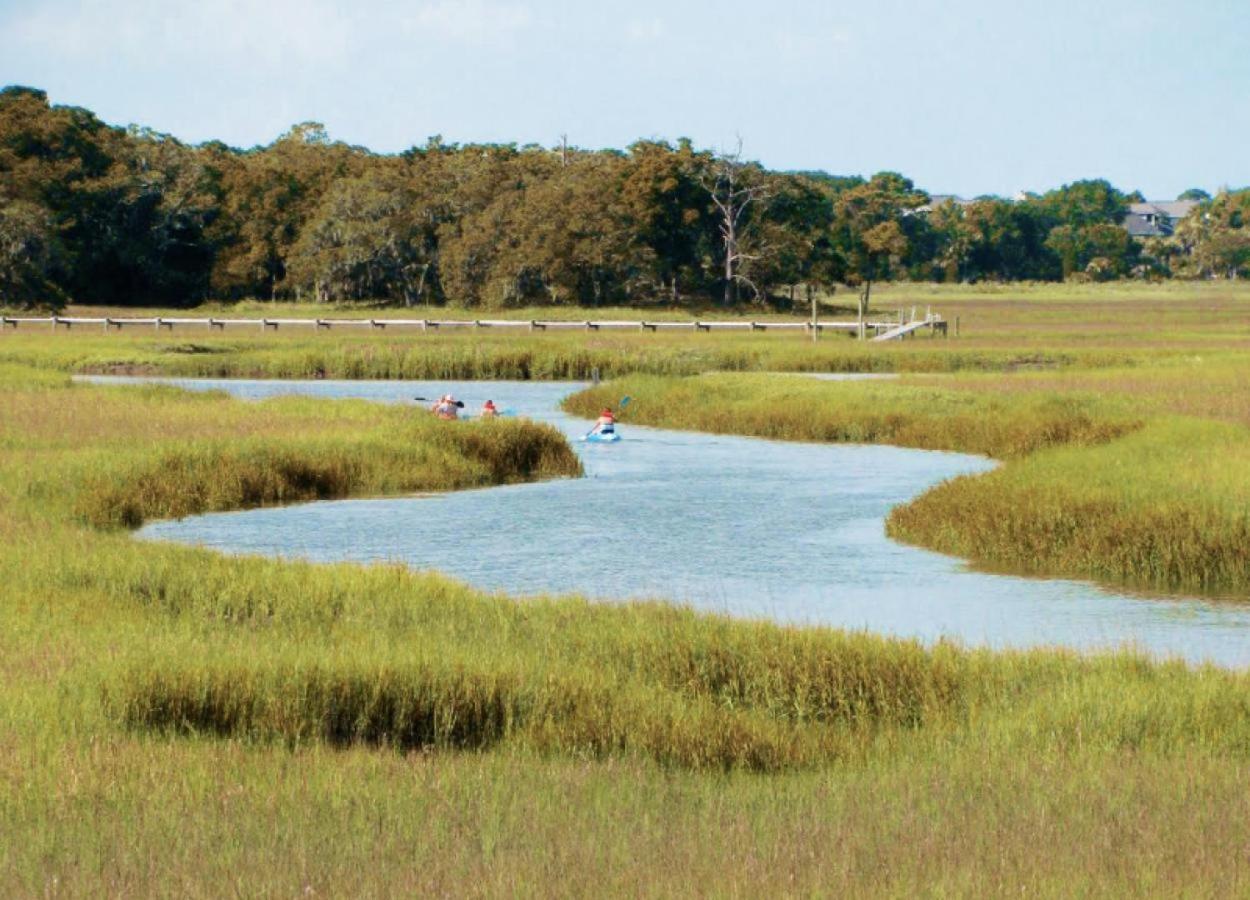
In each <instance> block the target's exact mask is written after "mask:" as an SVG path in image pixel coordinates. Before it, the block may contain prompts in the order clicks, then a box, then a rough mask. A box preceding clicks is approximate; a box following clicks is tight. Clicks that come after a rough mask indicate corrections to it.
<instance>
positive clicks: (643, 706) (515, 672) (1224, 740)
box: [0, 335, 1250, 897]
mask: <svg viewBox="0 0 1250 900" xmlns="http://www.w3.org/2000/svg"><path fill="white" fill-rule="evenodd" d="M8 337H12V335H9V336H6V338H4V339H2V340H7V339H8ZM49 340H50V339H49ZM74 340H75V341H77V340H78V338H77V337H75V338H74ZM16 346H19V345H18V344H16V343H6V344H4V345H3V354H9V353H10V352H11V351H12V349H13V348H14V347H16ZM32 346H33V344H32ZM40 352H41V353H42V352H44V351H43V350H41V351H40ZM56 352H57V354H59V353H60V352H61V351H60V350H57V351H56ZM93 352H94V351H93ZM258 352H259V351H258ZM274 352H275V354H280V353H281V352H283V351H282V350H281V349H280V348H275V350H274ZM3 354H0V355H3ZM36 355H38V354H36ZM187 355H201V356H208V355H211V354H187ZM21 356H22V354H21V353H18V354H16V355H15V356H12V357H10V356H3V358H4V359H5V360H7V362H5V363H3V364H0V388H3V390H0V585H2V586H3V587H2V588H0V600H2V602H0V833H2V834H3V835H4V840H0V891H3V893H5V894H9V895H48V896H57V895H80V894H100V893H109V894H162V893H177V894H179V895H182V896H212V895H220V894H221V893H241V894H260V895H284V896H287V895H291V894H305V895H308V894H354V895H372V894H376V895H387V894H395V893H422V894H440V895H441V894H456V895H475V894H476V895H498V894H501V893H506V894H520V895H526V894H549V893H551V892H552V890H553V889H554V890H565V891H566V892H567V893H570V894H579V895H592V894H593V895H596V896H598V895H603V894H629V895H631V896H637V895H655V896H663V895H671V894H673V893H705V894H728V895H734V894H751V895H754V894H776V893H794V894H820V893H830V892H838V893H845V894H848V895H863V896H883V895H884V896H891V895H892V896H900V897H903V896H915V895H917V894H924V893H935V894H950V895H969V894H971V895H990V894H1005V893H1026V894H1030V895H1033V894H1037V895H1055V896H1069V895H1071V894H1073V893H1077V894H1082V893H1085V894H1117V895H1118V894H1162V895H1169V896H1171V895H1178V894H1183V893H1185V892H1189V893H1195V894H1202V895H1220V894H1226V895H1229V896H1236V895H1239V894H1244V892H1245V890H1246V888H1247V886H1250V864H1248V863H1247V859H1246V857H1245V853H1244V849H1245V847H1246V846H1247V842H1250V824H1247V823H1250V805H1248V803H1250V801H1248V800H1247V798H1248V797H1250V762H1248V760H1247V754H1248V753H1250V708H1248V703H1250V701H1248V699H1247V698H1250V690H1248V689H1250V682H1248V681H1247V678H1248V677H1250V676H1247V675H1246V674H1245V673H1240V672H1229V671H1223V670H1218V669H1214V668H1209V667H1202V668H1194V667H1189V666H1185V665H1182V664H1180V663H1162V662H1157V661H1151V660H1147V659H1145V658H1144V657H1142V656H1140V655H1137V654H1134V653H1132V652H1128V651H1118V652H1107V653H1102V654H1095V655H1092V656H1081V655H1077V654H1075V653H1070V652H1064V651H1059V650H1034V651H1018V652H991V651H988V650H979V649H966V648H962V647H959V646H957V645H954V644H950V643H938V644H934V645H923V644H920V643H918V642H915V641H906V640H895V639H886V638H880V637H875V636H871V635H866V634H856V633H847V632H839V631H833V630H829V629H819V628H790V627H783V626H779V625H772V624H768V623H761V622H749V621H741V620H733V619H729V618H726V617H719V616H709V615H703V614H696V613H694V612H692V611H690V610H687V609H682V608H678V607H673V606H669V605H666V604H661V603H631V604H619V605H615V604H597V603H590V602H587V601H585V600H581V599H578V598H568V597H565V598H537V599H533V600H526V601H517V600H513V599H510V598H507V597H504V596H501V595H491V594H484V593H482V592H478V591H474V590H471V589H469V588H467V587H465V586H463V585H460V584H457V583H455V582H452V581H450V580H448V579H445V578H442V577H440V576H438V575H434V574H422V573H414V572H410V571H408V570H406V569H403V568H400V567H395V566H358V565H349V564H339V565H313V564H308V563H302V562H291V561H278V560H271V559H260V558H236V557H223V556H220V555H217V554H214V553H211V552H208V551H205V550H199V549H195V548H186V547H176V546H164V545H156V544H141V543H138V542H135V541H133V540H132V539H131V538H130V536H129V535H128V534H127V533H126V532H125V531H124V530H123V529H122V527H121V526H125V525H128V524H132V523H133V522H135V521H138V520H141V519H143V518H146V517H149V516H154V515H173V514H179V512H180V511H182V510H187V511H191V510H197V509H222V508H232V507H234V506H237V505H245V504H252V503H267V502H288V501H290V500H292V499H296V498H302V497H305V496H319V495H321V493H320V492H323V491H324V492H326V493H327V494H334V495H339V494H340V493H341V494H356V493H360V492H374V491H389V490H411V489H416V488H414V487H413V485H414V484H416V483H417V482H418V481H422V480H423V481H422V483H423V484H425V485H426V486H427V487H434V488H439V489H442V488H451V487H457V486H464V485H468V484H486V483H496V482H499V481H506V480H509V479H512V478H527V477H537V476H546V475H555V474H571V473H572V471H574V469H573V466H575V461H572V460H571V456H569V455H566V453H567V447H564V445H563V442H562V441H561V440H559V439H558V436H555V435H554V433H553V432H551V431H550V430H549V429H544V428H542V427H540V426H534V425H527V424H525V423H515V422H513V423H498V424H499V425H500V426H501V427H500V428H499V429H498V430H491V428H485V429H483V428H481V427H480V426H481V425H482V424H483V423H473V424H470V423H458V424H454V425H451V426H448V425H447V423H435V422H432V421H430V420H428V419H422V418H419V417H418V414H417V413H416V412H414V411H412V410H404V409H380V408H379V407H377V406H374V405H371V404H365V403H355V402H331V403H327V402H325V401H314V400H309V399H291V400H280V401H266V402H264V403H258V404H251V403H241V402H238V401H234V400H231V399H229V398H227V397H224V396H222V395H213V394H208V395H193V394H188V393H184V392H181V391H176V390H172V389H168V388H150V389H123V388H110V387H100V386H92V385H80V384H70V383H69V382H68V380H67V379H66V377H65V375H64V374H63V371H65V370H66V369H68V368H73V367H74V366H76V365H78V362H75V363H74V364H73V365H68V364H67V363H66V361H65V359H64V358H63V357H60V356H58V357H57V358H56V359H51V360H50V361H51V362H52V363H55V366H54V367H53V368H47V369H42V370H39V371H34V370H30V369H27V368H24V367H22V366H21V365H20V364H18V363H16V362H14V361H13V360H14V359H16V358H18V357H21ZM49 359H50V358H49ZM49 359H45V360H44V362H49ZM1117 371H1119V372H1120V373H1121V376H1120V377H1123V373H1124V372H1127V371H1129V370H1117ZM978 383H979V382H978ZM991 383H992V380H987V381H986V382H985V384H984V385H983V387H984V389H979V388H973V387H968V386H960V387H958V388H956V387H950V388H944V387H941V386H934V385H929V384H924V385H893V384H891V385H882V384H865V385H823V384H808V383H807V382H805V381H801V380H799V379H793V378H786V379H772V380H768V379H763V380H756V379H755V378H753V377H748V376H736V380H735V377H731V376H718V377H716V378H709V379H699V380H697V381H696V380H683V381H665V380H656V379H641V378H638V379H631V380H630V381H628V382H626V383H624V384H623V385H612V386H610V387H605V388H604V389H603V390H604V391H606V394H605V396H608V397H611V398H612V399H614V400H615V399H618V398H619V395H620V393H621V392H622V387H623V388H624V390H625V392H630V393H633V394H634V396H635V400H634V402H633V403H632V404H631V406H630V407H629V408H628V410H627V421H629V420H631V419H632V420H633V421H643V420H646V419H647V418H648V417H650V416H656V417H661V416H670V415H676V413H675V412H674V408H673V407H672V406H671V405H669V404H668V403H666V402H665V401H666V398H667V399H668V400H672V399H674V398H680V400H681V404H682V406H680V407H678V408H677V411H678V412H680V411H682V410H685V412H688V413H690V414H691V415H698V416H702V415H706V416H707V418H706V421H703V422H700V423H699V427H707V428H709V429H713V428H715V430H725V431H731V430H734V429H735V428H736V427H737V426H736V425H735V422H734V417H735V416H737V415H739V414H741V415H743V416H744V417H749V418H750V421H752V422H753V423H755V424H754V425H753V426H752V427H758V428H761V429H762V428H764V427H778V428H779V431H778V433H776V434H774V435H772V436H777V437H795V438H800V439H810V440H827V439H856V438H854V437H852V435H858V436H859V437H858V439H873V440H894V441H903V440H908V441H910V442H911V443H912V445H914V446H926V445H930V446H943V447H950V448H961V449H967V448H968V447H975V448H976V449H979V450H980V451H981V452H987V453H994V454H995V455H999V456H1001V457H1003V458H1005V459H1009V460H1011V462H1010V463H1009V464H1008V465H1007V466H1005V467H1004V468H1003V469H1001V470H999V472H997V473H994V475H992V476H990V477H998V476H1003V477H1008V476H1010V475H1011V473H1012V471H1013V470H1014V469H1015V467H1017V466H1019V467H1027V466H1034V465H1036V466H1037V467H1038V470H1037V472H1036V473H1032V474H1030V475H1029V477H1028V478H1026V477H1025V476H1024V474H1023V469H1022V470H1021V471H1022V475H1021V476H1020V477H1021V479H1022V483H1027V482H1030V481H1038V480H1040V481H1041V482H1045V480H1046V479H1048V478H1050V479H1053V483H1054V484H1055V485H1056V487H1055V488H1054V489H1055V490H1056V491H1057V492H1061V491H1062V489H1063V482H1064V481H1065V479H1068V480H1070V479H1071V475H1072V473H1073V472H1074V471H1078V470H1079V471H1080V472H1082V473H1083V474H1085V473H1088V474H1089V475H1090V476H1091V483H1092V482H1098V483H1099V485H1100V487H1099V489H1100V490H1107V491H1109V492H1110V493H1111V495H1112V496H1120V497H1122V496H1124V495H1123V490H1122V488H1123V482H1122V481H1121V480H1118V479H1117V477H1115V471H1116V469H1115V466H1116V464H1117V463H1116V459H1117V457H1116V456H1115V452H1116V448H1117V447H1119V446H1120V445H1121V444H1125V443H1126V442H1138V443H1132V444H1131V446H1132V447H1135V448H1136V449H1135V450H1134V451H1133V453H1134V455H1132V456H1129V457H1125V458H1124V462H1125V467H1124V470H1125V471H1129V470H1130V469H1141V470H1143V471H1145V472H1146V473H1147V477H1146V478H1145V483H1146V484H1148V485H1149V486H1150V489H1149V490H1144V491H1143V493H1142V494H1141V497H1142V502H1143V503H1144V502H1150V503H1155V502H1156V501H1157V500H1158V499H1159V497H1160V496H1161V495H1159V494H1158V493H1152V491H1157V490H1158V489H1159V484H1158V482H1159V479H1160V478H1162V477H1163V476H1164V475H1165V474H1166V473H1167V472H1169V471H1170V465H1169V460H1170V461H1171V463H1172V464H1175V463H1176V462H1177V461H1178V460H1180V459H1182V457H1179V456H1176V455H1175V454H1176V453H1177V452H1178V451H1177V447H1178V445H1182V444H1183V445H1187V446H1189V447H1190V450H1191V452H1190V455H1189V456H1188V457H1183V459H1185V460H1186V461H1187V462H1189V463H1190V464H1192V465H1194V466H1196V467H1197V468H1195V470H1194V471H1195V472H1196V473H1200V476H1195V477H1197V478H1198V483H1201V484H1202V485H1203V487H1202V489H1201V490H1200V491H1193V490H1191V489H1190V488H1191V486H1192V485H1191V484H1190V483H1189V482H1178V483H1177V484H1175V485H1174V486H1173V487H1172V488H1171V489H1170V490H1171V493H1169V494H1168V495H1167V497H1168V498H1170V500H1171V501H1173V502H1176V503H1184V502H1187V501H1188V500H1189V499H1190V498H1191V497H1192V496H1197V497H1201V498H1204V499H1203V502H1204V503H1207V504H1208V505H1209V506H1210V508H1211V509H1212V510H1216V511H1218V512H1220V514H1221V515H1226V516H1227V515H1231V514H1232V512H1233V511H1235V510H1236V509H1237V507H1238V504H1239V503H1240V500H1239V495H1238V494H1237V493H1236V492H1237V491H1238V490H1240V481H1239V480H1238V476H1237V475H1236V472H1235V470H1234V468H1233V467H1221V466H1219V465H1209V466H1204V464H1203V460H1204V458H1206V457H1205V456H1204V454H1203V452H1202V448H1204V447H1208V446H1211V447H1214V448H1216V449H1217V450H1218V453H1212V454H1210V456H1211V458H1212V459H1213V460H1216V461H1218V460H1220V459H1225V460H1226V459H1229V458H1231V457H1229V456H1227V455H1226V451H1227V452H1228V453H1236V452H1240V451H1239V450H1238V447H1239V444H1238V441H1239V438H1240V430H1239V428H1238V427H1237V426H1235V425H1220V426H1211V427H1212V428H1214V429H1215V430H1213V431H1210V432H1208V431H1206V430H1204V429H1206V428H1207V427H1208V426H1207V425H1205V424H1199V425H1195V424H1194V423H1192V422H1185V421H1181V420H1178V421H1175V422H1173V421H1171V420H1161V419H1158V418H1157V412H1156V407H1154V406H1149V405H1147V406H1141V405H1137V404H1134V403H1133V402H1131V400H1130V401H1128V402H1124V401H1123V398H1120V399H1117V398H1116V397H1115V396H1113V395H1109V396H1108V397H1102V398H1100V397H1098V396H1084V395H1081V396H1075V397H1069V398H1063V397H1056V396H1053V395H1052V392H1047V391H1021V392H1018V393H1007V392H1003V391H998V392H995V391H994V390H991V389H990V384H991ZM770 385H771V386H770ZM695 387H697V388H698V389H693V388H695ZM705 391H706V392H705ZM769 391H778V392H780V393H775V394H774V393H768V392H769ZM669 392H672V393H669ZM789 392H798V393H797V394H792V393H789ZM809 392H811V393H809ZM1078 393H1079V392H1078ZM592 396H594V395H592ZM701 398H703V399H701ZM779 398H783V399H779ZM784 398H794V399H784ZM584 400H585V398H583V400H579V401H574V402H575V403H576V402H583V401H584ZM704 400H706V401H707V403H708V405H709V407H711V408H712V409H711V411H708V412H706V413H705V412H704V411H702V410H701V409H700V404H701V403H703V402H704ZM588 402H592V403H593V402H598V401H597V400H591V401H588ZM735 403H740V404H741V405H740V407H737V406H734V404H735ZM761 404H762V405H761ZM792 404H793V405H806V406H807V407H808V408H809V410H815V411H816V412H817V413H818V414H819V415H818V416H817V418H818V419H820V421H819V423H818V425H811V424H805V419H804V418H803V417H797V416H796V417H790V418H788V419H786V420H785V423H784V424H783V426H766V423H767V422H768V419H767V418H766V417H764V416H763V413H762V411H761V410H764V409H769V408H772V409H774V410H775V408H776V407H778V406H782V407H786V406H789V405H792ZM883 409H884V410H885V411H886V413H887V414H886V415H884V416H882V415H880V413H881V412H882V410H883ZM870 413H872V414H874V415H876V416H877V418H872V419H871V420H870V421H869V419H867V418H866V417H867V416H868V415H869V414H870ZM683 414H684V413H683ZM857 420H858V424H856V423H857ZM865 422H867V423H868V424H865ZM674 424H679V423H676V422H675V421H674ZM856 429H859V430H856ZM1221 429H1223V430H1221ZM926 442H928V444H926ZM1082 454H1093V455H1094V457H1093V458H1092V461H1091V458H1090V457H1088V456H1083V455H1082ZM1099 454H1102V455H1099ZM1160 454H1162V456H1160ZM1168 454H1172V455H1171V456H1169V455H1168ZM1237 458H1239V457H1237ZM1156 460H1157V461H1158V462H1157V465H1156ZM238 472H250V473H252V474H249V475H247V476H242V475H240V476H237V477H236V476H235V475H234V474H232V473H238ZM1221 472H1222V473H1223V474H1221ZM1012 477H1014V476H1012ZM1100 479H1101V481H1100ZM972 483H973V484H975V481H974V482H972ZM956 484H957V483H952V484H951V485H949V486H948V487H949V488H950V489H952V490H953V489H954V488H955V485H956ZM1008 488H1010V489H1014V488H1011V486H1010V485H1009V486H1008ZM422 489H426V488H422ZM1004 490H1007V489H1004ZM1116 491H1120V494H1116ZM999 493H1000V496H1004V495H1005V496H1009V490H1007V493H1006V494H1003V493H1002V492H1001V491H1000V492H999ZM136 498H137V499H136ZM188 498H191V499H188ZM939 499H940V498H939ZM955 500H958V498H957V497H956V498H955ZM1129 501H1130V505H1129V506H1128V507H1126V508H1127V509H1128V512H1129V513H1131V512H1132V510H1133V509H1134V507H1133V506H1132V505H1131V502H1132V496H1129ZM996 502H999V501H996ZM1221 503H1223V504H1224V505H1221ZM958 508H959V504H958V503H957V502H954V501H951V502H950V503H947V504H946V505H945V506H944V508H943V509H944V510H945V511H944V512H942V513H941V515H942V516H951V515H956V516H957V515H962V514H961V513H958V512H957V510H958ZM127 509H131V510H132V511H130V512H119V510H127ZM1217 524H1218V522H1217ZM1205 527H1206V526H1204V528H1205ZM921 589H922V588H921Z"/></svg>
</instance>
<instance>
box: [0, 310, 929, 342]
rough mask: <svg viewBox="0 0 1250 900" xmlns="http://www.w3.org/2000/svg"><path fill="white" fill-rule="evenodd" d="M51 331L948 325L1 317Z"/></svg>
mask: <svg viewBox="0 0 1250 900" xmlns="http://www.w3.org/2000/svg"><path fill="white" fill-rule="evenodd" d="M40 327H42V328H47V329H50V330H52V331H59V330H64V331H74V330H80V331H81V330H84V329H99V330H102V331H104V332H112V331H123V330H126V331H133V330H137V329H143V328H147V329H152V330H154V331H157V332H160V331H162V330H167V331H173V330H174V329H175V328H177V329H188V328H196V329H204V330H206V331H210V332H212V331H223V332H224V331H226V330H227V329H230V330H232V331H238V330H243V329H250V330H252V331H261V332H266V333H267V332H270V331H278V330H279V329H287V330H290V329H309V330H312V331H314V332H318V331H329V330H331V329H359V330H364V331H385V330H386V329H398V330H408V331H420V332H423V333H430V332H434V333H439V332H443V331H464V330H481V329H496V330H507V329H511V330H517V331H531V332H533V331H539V332H547V331H592V332H594V331H640V332H648V331H655V332H659V331H691V332H701V331H706V332H712V331H744V332H757V331H761V332H762V331H796V332H802V333H805V334H808V335H810V334H811V333H812V330H813V328H815V331H816V333H817V334H821V333H824V332H842V333H846V334H849V335H851V336H855V335H857V334H859V333H860V331H861V327H862V331H863V334H864V336H865V337H866V336H868V335H870V334H871V335H873V338H872V339H873V340H875V341H885V340H892V339H895V338H903V337H907V336H909V335H913V334H915V333H916V332H918V331H920V330H922V329H925V328H928V329H931V333H942V334H945V332H946V323H945V321H944V320H943V319H942V317H941V316H939V315H935V314H933V313H926V314H925V317H924V318H923V319H915V318H914V316H913V318H912V319H910V320H906V321H905V320H904V316H903V314H900V315H899V318H898V319H897V320H871V321H865V322H864V323H863V325H862V326H861V325H860V323H859V322H839V321H828V322H817V323H816V325H815V326H813V325H812V323H811V322H810V321H790V322H776V321H773V322H769V321H761V322H754V321H747V320H742V319H722V320H715V319H690V320H671V319H670V320H663V319H656V320H645V319H640V320H636V321H626V320H620V319H606V320H594V319H587V320H581V321H569V320H557V319H546V320H544V319H269V318H260V319H232V318H220V319H219V318H215V317H208V318H203V317H198V318H188V317H179V316H151V317H116V316H108V317H91V316H0V328H3V329H10V328H11V329H14V330H16V329H19V328H23V329H29V328H40Z"/></svg>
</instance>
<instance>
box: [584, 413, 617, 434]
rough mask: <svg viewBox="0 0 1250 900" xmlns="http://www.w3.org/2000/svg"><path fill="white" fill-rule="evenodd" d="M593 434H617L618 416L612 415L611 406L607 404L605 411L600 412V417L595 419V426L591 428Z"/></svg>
mask: <svg viewBox="0 0 1250 900" xmlns="http://www.w3.org/2000/svg"><path fill="white" fill-rule="evenodd" d="M590 433H591V434H615V433H616V416H614V415H612V409H611V407H607V406H605V407H604V408H603V411H602V412H601V413H599V418H598V419H597V420H596V421H595V427H594V428H592V429H591V431H590Z"/></svg>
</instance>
